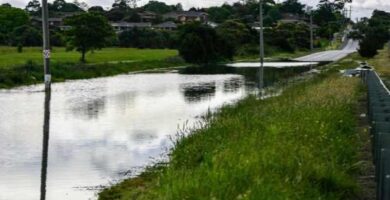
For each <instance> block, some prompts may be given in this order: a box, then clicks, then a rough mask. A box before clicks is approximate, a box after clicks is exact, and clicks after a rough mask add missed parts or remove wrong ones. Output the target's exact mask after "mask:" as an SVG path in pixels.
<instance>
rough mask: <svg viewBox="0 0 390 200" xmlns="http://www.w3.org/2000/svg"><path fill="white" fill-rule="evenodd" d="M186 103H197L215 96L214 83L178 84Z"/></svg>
mask: <svg viewBox="0 0 390 200" xmlns="http://www.w3.org/2000/svg"><path fill="white" fill-rule="evenodd" d="M180 88H181V89H182V92H183V94H184V97H185V99H186V101H187V102H188V103H197V102H201V101H204V100H207V99H210V98H212V97H214V96H215V93H216V83H215V82H210V83H190V84H188V83H187V84H183V85H181V86H180Z"/></svg>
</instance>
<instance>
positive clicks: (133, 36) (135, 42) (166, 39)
mask: <svg viewBox="0 0 390 200" xmlns="http://www.w3.org/2000/svg"><path fill="white" fill-rule="evenodd" d="M118 39H119V46H121V47H135V48H152V49H154V48H174V47H176V39H175V36H174V33H173V32H171V31H157V30H151V29H138V28H134V29H132V30H129V31H124V32H122V33H120V34H119V36H118Z"/></svg>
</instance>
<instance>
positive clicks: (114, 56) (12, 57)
mask: <svg viewBox="0 0 390 200" xmlns="http://www.w3.org/2000/svg"><path fill="white" fill-rule="evenodd" d="M177 55H178V52H177V51H176V50H168V49H133V48H104V49H102V50H99V51H94V52H93V53H91V52H89V53H88V54H87V57H86V59H87V62H88V63H93V64H96V63H98V64H102V63H105V62H120V61H151V60H162V59H165V58H168V57H172V56H177ZM51 59H52V62H53V63H54V64H58V63H78V62H79V60H80V53H78V52H76V51H70V52H67V51H65V48H53V50H52V56H51ZM42 60H43V59H42V50H41V48H37V47H26V48H24V49H23V52H22V53H18V52H17V49H16V48H15V47H0V68H9V67H14V66H16V65H22V64H25V63H26V62H27V61H33V62H35V63H38V64H42Z"/></svg>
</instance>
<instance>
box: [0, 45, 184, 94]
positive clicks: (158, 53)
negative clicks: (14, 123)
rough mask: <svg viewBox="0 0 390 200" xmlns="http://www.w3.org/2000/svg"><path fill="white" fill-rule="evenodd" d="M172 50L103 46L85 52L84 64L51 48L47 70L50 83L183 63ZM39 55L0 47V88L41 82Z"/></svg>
mask: <svg viewBox="0 0 390 200" xmlns="http://www.w3.org/2000/svg"><path fill="white" fill-rule="evenodd" d="M177 54H178V53H177V51H176V50H167V49H157V50H155V49H129V48H106V49H103V50H101V51H95V52H94V53H88V55H87V63H85V64H83V63H80V62H79V61H78V60H79V58H80V54H79V53H77V52H75V51H72V52H66V51H65V49H64V48H54V49H53V53H52V60H51V61H52V62H51V72H52V76H53V81H54V82H59V81H64V80H69V79H85V78H95V77H102V76H112V75H117V74H122V73H128V72H134V71H141V70H149V69H160V68H169V67H177V66H182V65H185V63H184V61H183V60H182V59H180V58H179V57H177ZM42 60H43V59H42V55H41V50H40V49H39V48H25V49H24V51H23V53H18V52H17V51H16V49H15V48H13V47H1V48H0V88H11V87H15V86H20V85H29V84H36V83H41V82H43V66H42Z"/></svg>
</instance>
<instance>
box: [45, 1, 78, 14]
mask: <svg viewBox="0 0 390 200" xmlns="http://www.w3.org/2000/svg"><path fill="white" fill-rule="evenodd" d="M49 10H50V11H53V12H81V11H83V9H82V8H80V7H79V6H78V5H77V4H75V3H67V2H66V1H65V0H54V2H53V3H52V4H49Z"/></svg>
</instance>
